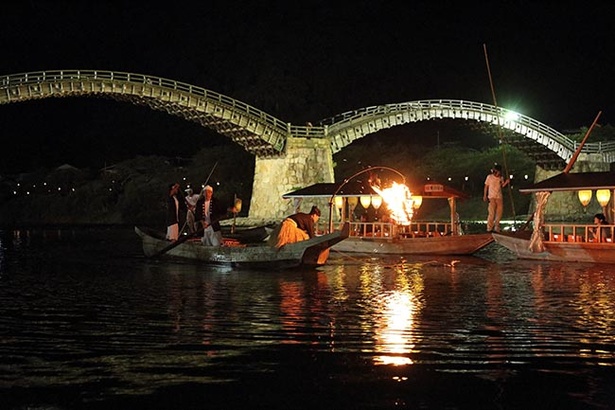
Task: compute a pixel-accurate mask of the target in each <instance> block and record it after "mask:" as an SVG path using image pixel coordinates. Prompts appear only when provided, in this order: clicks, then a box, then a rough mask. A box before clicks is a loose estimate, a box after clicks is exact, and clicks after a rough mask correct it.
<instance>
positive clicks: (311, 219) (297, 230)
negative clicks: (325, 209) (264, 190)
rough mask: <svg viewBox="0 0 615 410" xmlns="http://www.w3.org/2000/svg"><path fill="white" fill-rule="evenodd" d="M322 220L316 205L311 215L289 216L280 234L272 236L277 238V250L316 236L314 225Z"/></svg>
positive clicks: (298, 213) (301, 213)
mask: <svg viewBox="0 0 615 410" xmlns="http://www.w3.org/2000/svg"><path fill="white" fill-rule="evenodd" d="M319 218H320V209H318V207H317V206H316V205H314V206H312V209H311V210H310V213H307V214H306V213H305V212H297V213H295V214H293V215H290V216H288V217H287V218H286V219H284V220H283V221H282V225H281V226H280V228H279V232H278V233H277V234H276V235H271V236H272V238H275V240H276V243H275V247H276V248H281V247H282V246H284V245H286V244H287V243H295V242H299V241H305V240H307V239H310V238H313V237H314V236H315V231H314V225H315V224H316V223H317V222H318V219H319Z"/></svg>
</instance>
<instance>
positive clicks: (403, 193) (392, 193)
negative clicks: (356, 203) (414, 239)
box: [372, 182, 414, 225]
mask: <svg viewBox="0 0 615 410" xmlns="http://www.w3.org/2000/svg"><path fill="white" fill-rule="evenodd" d="M372 189H373V190H374V191H376V193H378V195H380V196H381V197H382V200H383V201H384V202H385V203H386V205H387V208H388V209H389V211H390V213H391V214H390V217H391V219H392V220H393V222H395V223H397V224H398V225H410V222H411V221H412V216H413V215H414V208H413V205H414V200H413V199H412V193H411V192H410V189H409V188H408V187H407V186H406V185H404V184H398V183H397V182H393V185H392V186H391V187H389V188H384V189H381V188H380V187H377V186H372Z"/></svg>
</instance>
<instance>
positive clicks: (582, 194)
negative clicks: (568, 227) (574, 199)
mask: <svg viewBox="0 0 615 410" xmlns="http://www.w3.org/2000/svg"><path fill="white" fill-rule="evenodd" d="M577 195H578V196H579V201H580V202H581V205H583V208H587V205H589V202H590V201H591V200H592V191H591V189H582V190H580V191H577Z"/></svg>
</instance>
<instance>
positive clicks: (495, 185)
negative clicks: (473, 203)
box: [483, 164, 510, 232]
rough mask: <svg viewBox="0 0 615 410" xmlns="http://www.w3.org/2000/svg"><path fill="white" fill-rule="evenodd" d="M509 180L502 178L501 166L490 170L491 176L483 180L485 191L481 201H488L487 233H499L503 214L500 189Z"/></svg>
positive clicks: (502, 200) (497, 165)
mask: <svg viewBox="0 0 615 410" xmlns="http://www.w3.org/2000/svg"><path fill="white" fill-rule="evenodd" d="M509 182H510V180H509V179H508V178H506V179H504V177H502V166H501V165H499V164H496V165H495V166H494V167H493V169H492V170H491V174H489V175H487V178H486V179H485V189H484V190H483V201H485V202H487V201H489V206H488V207H487V211H488V215H487V232H493V231H495V232H500V220H501V219H502V214H503V213H504V198H503V196H502V188H504V187H505V186H506V185H508V183H509Z"/></svg>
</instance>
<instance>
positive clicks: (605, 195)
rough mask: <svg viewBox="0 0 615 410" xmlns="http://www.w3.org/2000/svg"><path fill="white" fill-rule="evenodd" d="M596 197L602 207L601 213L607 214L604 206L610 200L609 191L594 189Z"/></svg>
mask: <svg viewBox="0 0 615 410" xmlns="http://www.w3.org/2000/svg"><path fill="white" fill-rule="evenodd" d="M596 199H597V200H598V203H599V204H600V206H601V207H602V213H603V214H604V215H605V216H607V212H606V206H607V205H608V204H609V201H610V200H611V191H609V190H608V189H599V190H597V191H596Z"/></svg>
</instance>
